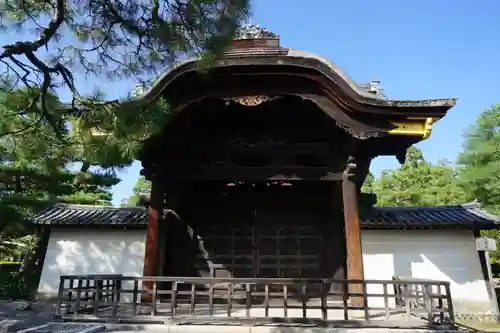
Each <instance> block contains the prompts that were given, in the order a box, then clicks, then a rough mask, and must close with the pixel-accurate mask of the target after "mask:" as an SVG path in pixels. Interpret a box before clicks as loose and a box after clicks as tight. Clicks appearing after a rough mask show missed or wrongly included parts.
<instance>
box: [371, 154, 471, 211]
mask: <svg viewBox="0 0 500 333" xmlns="http://www.w3.org/2000/svg"><path fill="white" fill-rule="evenodd" d="M367 179H368V177H367ZM368 180H369V183H368V184H367V183H366V181H365V188H367V187H368V188H369V187H371V188H373V192H374V193H376V194H377V204H378V205H379V206H434V205H449V204H459V203H464V201H465V200H466V194H465V192H464V191H463V189H462V188H461V187H460V186H459V185H458V182H457V174H456V172H455V169H454V168H453V167H452V166H451V165H450V164H449V163H448V162H446V161H441V162H440V163H438V164H435V165H434V164H431V163H429V162H428V161H426V160H425V159H424V157H423V154H422V151H421V150H420V149H418V148H417V147H410V148H409V149H408V151H407V156H406V161H405V163H404V164H402V165H401V167H400V168H398V169H395V170H385V171H383V172H382V174H381V176H380V177H379V178H378V179H376V180H375V181H373V180H372V179H368ZM370 183H372V184H370Z"/></svg>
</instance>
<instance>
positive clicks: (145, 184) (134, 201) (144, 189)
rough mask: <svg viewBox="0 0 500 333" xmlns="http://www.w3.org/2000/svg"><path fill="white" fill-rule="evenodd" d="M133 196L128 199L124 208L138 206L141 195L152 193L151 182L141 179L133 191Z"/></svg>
mask: <svg viewBox="0 0 500 333" xmlns="http://www.w3.org/2000/svg"><path fill="white" fill-rule="evenodd" d="M132 192H133V194H132V195H131V196H130V198H128V199H127V200H126V201H125V202H124V203H123V204H122V206H125V207H131V206H137V205H138V204H139V201H140V199H141V195H143V194H148V193H151V182H150V181H147V180H146V178H144V177H142V176H141V177H139V179H137V182H136V183H135V186H134V188H133V189H132Z"/></svg>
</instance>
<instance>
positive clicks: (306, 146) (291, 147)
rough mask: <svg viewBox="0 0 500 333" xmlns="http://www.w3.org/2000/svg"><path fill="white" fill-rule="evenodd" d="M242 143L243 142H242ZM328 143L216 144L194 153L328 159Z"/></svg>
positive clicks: (201, 147) (197, 149)
mask: <svg viewBox="0 0 500 333" xmlns="http://www.w3.org/2000/svg"><path fill="white" fill-rule="evenodd" d="M242 141H243V140H242ZM330 149H331V148H330V145H329V143H328V142H283V143H281V142H276V143H267V142H262V143H258V142H257V143H244V142H242V143H216V144H213V145H209V146H200V147H199V148H195V152H202V153H206V152H209V153H210V155H215V156H233V155H243V154H272V156H276V155H280V156H298V155H317V156H319V157H324V158H326V157H328V155H329V154H330Z"/></svg>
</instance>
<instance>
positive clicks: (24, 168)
mask: <svg viewBox="0 0 500 333" xmlns="http://www.w3.org/2000/svg"><path fill="white" fill-rule="evenodd" d="M22 96H23V94H18V93H17V91H13V92H10V93H4V94H0V128H1V129H8V130H10V131H12V132H16V131H18V130H22V131H21V132H19V134H18V135H15V134H12V135H5V136H3V137H1V138H0V184H1V186H2V187H1V189H0V195H1V199H0V216H2V218H1V219H0V235H1V236H2V238H3V239H5V238H9V237H10V236H9V235H14V236H15V235H16V234H17V233H18V232H25V230H24V228H23V226H24V224H23V221H25V220H26V219H27V218H29V217H30V216H31V215H32V214H34V213H36V212H38V211H39V210H40V209H42V208H43V207H45V206H47V205H48V204H51V203H54V202H56V201H57V202H71V203H81V204H85V203H90V204H108V203H109V201H110V200H111V192H110V187H111V186H112V185H114V184H116V183H117V182H118V179H117V178H116V177H115V175H114V170H113V169H102V168H95V167H94V168H90V166H89V164H88V162H86V161H88V160H90V159H89V157H94V158H95V159H98V157H99V153H101V152H100V151H97V152H96V151H95V150H94V149H93V147H90V148H86V149H82V148H83V147H84V143H82V142H81V141H79V140H78V138H79V136H78V135H77V134H74V133H73V132H74V131H73V130H71V129H70V128H69V127H65V126H63V127H62V128H61V131H64V135H66V136H67V138H68V141H67V142H66V143H63V142H61V141H60V140H58V139H57V137H56V136H55V129H54V128H53V127H52V126H51V125H50V124H49V123H47V122H44V121H40V122H37V123H36V124H34V125H33V126H31V127H29V128H26V127H25V126H24V123H25V122H33V119H36V115H34V114H32V113H30V112H25V113H24V115H23V117H8V116H7V117H4V115H7V114H8V113H9V112H15V111H12V110H13V109H16V108H19V105H21V104H23V103H26V101H25V100H24V99H23V98H22ZM50 97H51V104H54V105H56V104H57V103H58V101H57V98H55V96H52V95H51V96H50ZM91 154H93V155H91ZM105 158H106V157H104V158H103V160H105ZM91 161H93V160H91ZM74 163H78V164H80V165H82V167H81V168H80V170H77V171H70V170H68V168H67V167H68V166H71V165H73V164H74ZM71 169H72V170H75V169H76V168H75V167H74V165H73V167H72V168H71ZM23 230H24V231H23Z"/></svg>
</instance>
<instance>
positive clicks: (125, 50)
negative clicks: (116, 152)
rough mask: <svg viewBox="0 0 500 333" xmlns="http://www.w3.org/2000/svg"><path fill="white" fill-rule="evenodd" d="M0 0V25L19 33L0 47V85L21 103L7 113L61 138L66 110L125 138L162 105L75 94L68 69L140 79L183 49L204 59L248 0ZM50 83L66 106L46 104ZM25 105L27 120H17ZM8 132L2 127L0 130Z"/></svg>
mask: <svg viewBox="0 0 500 333" xmlns="http://www.w3.org/2000/svg"><path fill="white" fill-rule="evenodd" d="M0 6H1V7H2V8H0V27H1V28H3V29H4V31H6V32H9V33H12V34H14V33H18V35H19V36H21V38H22V39H21V40H16V41H13V42H12V43H10V44H7V45H3V46H2V48H1V49H0V69H2V70H3V73H1V74H0V78H1V79H2V80H3V81H2V82H3V86H2V87H0V88H2V89H3V90H6V89H11V88H15V89H19V90H18V92H19V93H24V96H23V99H24V101H25V103H22V104H20V106H22V107H21V108H20V109H18V110H16V112H13V113H12V114H10V115H9V117H12V118H15V122H17V123H19V124H21V123H22V124H23V125H24V126H25V127H28V128H29V127H32V126H35V125H36V124H37V123H38V122H40V121H43V122H46V123H47V124H49V125H50V126H51V127H52V128H53V130H54V132H55V134H56V135H57V136H58V137H59V139H64V135H63V134H64V126H65V125H66V123H67V121H69V120H75V119H69V120H68V119H67V117H68V116H71V117H72V118H77V119H76V120H78V125H79V126H81V127H82V128H83V129H84V130H88V129H89V128H95V127H97V128H98V129H97V130H98V131H101V133H103V131H102V130H110V129H112V130H114V132H111V133H115V134H116V135H118V136H121V137H122V138H123V137H125V138H128V137H129V136H130V137H131V139H130V140H132V141H133V140H137V139H138V138H140V137H143V136H144V135H145V134H147V133H148V131H150V130H151V128H149V127H151V126H153V124H160V125H161V124H162V122H158V120H159V119H158V118H160V119H163V118H164V117H162V114H161V113H162V112H160V115H158V114H157V113H156V112H157V111H158V110H164V107H162V106H160V107H156V106H153V107H151V108H149V107H148V106H146V107H145V108H146V109H147V110H145V111H146V112H144V111H143V110H142V106H141V109H139V108H138V106H137V105H136V104H133V103H116V101H109V102H101V100H102V99H103V96H102V94H101V93H96V94H94V95H92V96H83V95H82V94H81V93H80V91H81V89H80V88H81V87H80V86H78V84H77V82H78V80H77V77H76V74H78V73H82V74H84V75H85V79H86V80H85V81H84V83H85V84H87V82H88V78H90V77H92V76H97V77H99V78H100V79H103V78H104V79H110V80H113V79H130V78H134V79H135V80H136V81H138V82H146V81H148V80H149V79H151V77H152V76H154V75H157V74H158V73H159V72H161V71H164V70H165V69H166V68H167V67H169V66H171V65H172V64H173V63H174V62H175V61H177V60H179V59H182V58H184V57H186V56H190V55H194V54H198V55H201V56H202V59H204V60H206V61H202V63H207V64H209V63H210V61H211V59H214V58H216V57H217V56H218V55H219V54H221V53H222V52H223V51H224V50H225V49H226V47H227V46H228V45H229V44H230V42H231V39H232V37H233V36H234V34H235V32H236V30H237V28H238V27H239V26H240V24H241V22H242V21H244V20H245V19H246V17H247V15H248V8H249V0H163V1H161V0H146V1H131V0H122V1H111V0H98V1H96V0H78V1H65V0H36V1H33V0H23V1H15V0H6V1H2V3H1V4H0ZM21 31H23V34H19V32H21ZM20 88H26V89H20ZM57 89H67V90H68V91H69V92H70V94H71V96H72V102H71V104H70V105H66V106H64V107H60V106H59V107H54V105H51V103H50V102H51V98H50V95H51V93H53V92H55V91H56V90H57ZM141 111H142V112H141ZM25 112H29V113H31V114H33V118H34V119H31V121H30V122H27V121H24V120H23V117H24V113H25ZM144 120H147V121H146V122H144ZM163 120H164V119H163ZM131 123H133V125H132V126H131ZM142 124H144V125H142ZM74 125H76V124H74ZM133 126H139V128H135V127H133ZM100 127H104V128H100ZM94 130H95V129H94ZM17 131H19V130H17ZM13 133H14V132H13V131H12V130H6V129H2V131H1V132H0V137H2V136H4V135H8V134H13ZM16 133H17V132H16ZM93 140H97V139H93ZM101 140H102V139H101ZM129 144H131V145H132V143H131V142H129ZM99 146H102V145H100V143H99ZM116 149H118V148H116ZM125 149H131V148H125ZM107 153H109V151H108V152H107Z"/></svg>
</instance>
